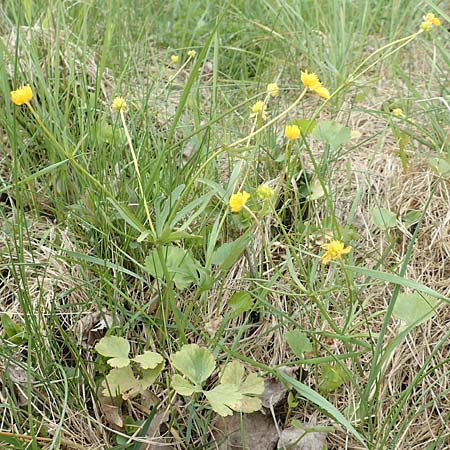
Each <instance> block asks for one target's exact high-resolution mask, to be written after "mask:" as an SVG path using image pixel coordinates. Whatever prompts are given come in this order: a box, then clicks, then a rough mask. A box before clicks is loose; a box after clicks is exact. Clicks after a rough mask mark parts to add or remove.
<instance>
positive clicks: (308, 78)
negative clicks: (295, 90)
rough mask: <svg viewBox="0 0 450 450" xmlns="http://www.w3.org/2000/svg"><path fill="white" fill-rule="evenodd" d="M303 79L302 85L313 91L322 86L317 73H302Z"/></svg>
mask: <svg viewBox="0 0 450 450" xmlns="http://www.w3.org/2000/svg"><path fill="white" fill-rule="evenodd" d="M301 78H302V83H303V84H304V85H305V86H306V87H307V88H309V89H312V90H313V91H314V90H316V89H318V88H319V87H320V86H321V84H320V81H319V78H317V75H316V74H315V73H308V72H302V75H301Z"/></svg>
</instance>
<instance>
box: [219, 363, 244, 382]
mask: <svg viewBox="0 0 450 450" xmlns="http://www.w3.org/2000/svg"><path fill="white" fill-rule="evenodd" d="M242 378H244V366H243V365H242V364H241V363H240V362H239V361H233V362H231V363H229V364H227V366H226V367H225V369H224V370H223V373H222V377H221V378H220V382H221V383H222V384H235V385H236V386H240V384H241V382H242Z"/></svg>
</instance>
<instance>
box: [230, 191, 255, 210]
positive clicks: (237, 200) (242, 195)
mask: <svg viewBox="0 0 450 450" xmlns="http://www.w3.org/2000/svg"><path fill="white" fill-rule="evenodd" d="M249 198H250V194H249V193H247V192H245V191H242V192H238V193H237V194H233V195H232V196H231V197H230V209H231V212H239V211H240V210H241V209H242V207H243V206H244V205H245V204H246V203H247V200H248V199H249Z"/></svg>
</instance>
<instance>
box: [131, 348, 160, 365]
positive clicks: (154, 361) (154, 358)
mask: <svg viewBox="0 0 450 450" xmlns="http://www.w3.org/2000/svg"><path fill="white" fill-rule="evenodd" d="M163 360H164V359H163V357H162V356H161V355H160V354H159V353H155V352H149V351H146V352H144V353H143V354H142V355H138V356H136V358H134V359H133V361H136V362H137V363H139V364H140V365H141V366H142V368H143V369H154V368H155V367H156V366H157V365H158V364H161V363H162V362H163Z"/></svg>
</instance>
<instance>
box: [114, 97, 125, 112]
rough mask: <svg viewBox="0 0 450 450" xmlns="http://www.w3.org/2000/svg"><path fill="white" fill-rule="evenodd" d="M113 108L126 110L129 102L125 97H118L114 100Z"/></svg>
mask: <svg viewBox="0 0 450 450" xmlns="http://www.w3.org/2000/svg"><path fill="white" fill-rule="evenodd" d="M112 108H113V109H115V110H116V111H119V112H121V111H125V109H126V108H127V102H126V101H125V99H124V98H123V97H116V98H115V99H114V100H113V102H112Z"/></svg>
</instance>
